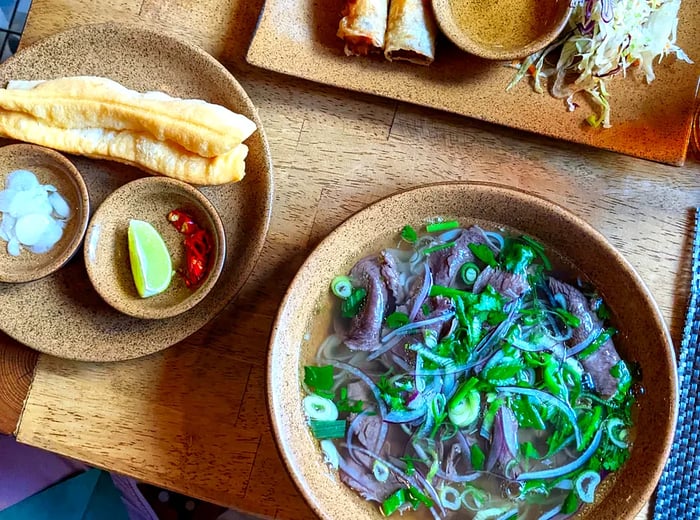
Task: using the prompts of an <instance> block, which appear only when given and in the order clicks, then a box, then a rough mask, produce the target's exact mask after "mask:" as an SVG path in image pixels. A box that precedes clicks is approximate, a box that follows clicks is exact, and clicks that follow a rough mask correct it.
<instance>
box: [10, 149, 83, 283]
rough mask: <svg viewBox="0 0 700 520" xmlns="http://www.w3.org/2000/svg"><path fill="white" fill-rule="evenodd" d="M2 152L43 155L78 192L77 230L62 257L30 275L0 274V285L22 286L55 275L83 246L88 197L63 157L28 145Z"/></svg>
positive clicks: (70, 162) (78, 174)
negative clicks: (63, 173)
mask: <svg viewBox="0 0 700 520" xmlns="http://www.w3.org/2000/svg"><path fill="white" fill-rule="evenodd" d="M0 150H2V151H3V152H10V153H11V152H13V151H20V152H21V151H23V150H25V151H27V152H32V153H38V154H39V155H43V156H44V158H45V160H46V162H47V163H54V164H57V165H58V166H59V167H60V169H61V171H63V172H67V174H68V177H70V178H71V179H72V180H73V181H74V182H75V185H76V187H77V189H78V198H79V199H80V208H79V210H78V212H77V214H78V216H79V219H78V227H77V232H76V233H75V234H74V235H73V238H72V239H71V241H70V242H69V243H68V246H67V247H66V248H65V250H64V251H63V253H62V254H61V255H60V256H58V257H57V258H56V259H55V260H53V261H52V262H49V263H47V264H46V265H44V266H43V267H41V268H38V269H34V270H33V271H26V272H25V274H21V273H20V274H15V273H3V272H2V271H0V282H2V283H26V282H34V281H36V280H40V279H41V278H44V277H46V276H49V275H50V274H53V273H55V272H56V271H58V270H59V269H61V268H62V267H63V266H64V265H66V264H67V263H68V262H69V261H70V260H71V258H73V256H74V255H75V253H76V252H77V251H78V248H79V247H80V246H81V244H82V242H83V238H84V237H85V232H86V231H87V226H88V222H89V220H90V194H89V192H88V189H87V185H86V184H85V179H83V176H82V174H81V173H80V170H78V168H77V167H76V166H75V164H73V162H72V161H71V160H70V159H68V157H66V156H65V155H63V154H62V153H60V152H57V151H56V150H53V149H51V148H47V147H45V146H40V145H38V144H31V143H13V144H8V145H5V146H2V147H0Z"/></svg>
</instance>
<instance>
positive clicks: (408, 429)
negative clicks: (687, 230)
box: [268, 183, 677, 520]
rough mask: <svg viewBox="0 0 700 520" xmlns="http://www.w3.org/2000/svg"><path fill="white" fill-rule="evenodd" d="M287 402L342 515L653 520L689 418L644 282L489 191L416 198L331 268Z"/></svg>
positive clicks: (579, 224) (278, 369)
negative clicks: (680, 414)
mask: <svg viewBox="0 0 700 520" xmlns="http://www.w3.org/2000/svg"><path fill="white" fill-rule="evenodd" d="M268 402H269V408H270V414H271V417H272V422H273V426H274V431H275V435H276V438H277V442H278V445H279V447H280V451H281V453H282V456H283V458H284V460H285V462H286V464H287V467H288V469H289V471H290V474H291V476H292V478H293V479H294V481H295V483H296V484H297V486H298V487H299V489H300V490H301V492H302V493H303V494H304V496H305V498H306V499H307V501H308V502H309V504H310V505H311V507H312V508H313V509H314V510H315V512H316V513H317V514H318V515H319V516H320V517H322V518H333V519H342V518H348V519H355V518H358V517H359V518H381V517H382V516H389V517H392V516H393V517H399V516H405V517H407V518H417V519H423V518H426V519H427V518H440V519H452V518H454V519H456V518H460V519H463V518H464V519H476V520H487V519H492V520H496V519H499V520H506V519H516V518H517V519H530V518H532V519H549V518H558V519H559V518H569V517H576V518H597V519H599V518H609V519H619V518H633V517H634V515H635V514H636V513H637V512H638V511H639V510H640V509H641V508H642V506H643V505H644V504H645V502H646V501H647V500H648V499H649V497H650V496H651V494H652V492H653V490H654V487H655V485H656V482H657V480H658V478H659V476H660V473H661V471H662V469H663V465H664V463H665V461H666V458H667V456H668V452H669V449H670V444H671V440H672V435H673V429H674V427H675V421H676V415H677V388H676V372H675V358H674V353H673V348H672V343H671V340H670V337H669V333H668V330H667V328H666V325H665V323H664V320H663V318H662V316H661V315H660V313H659V310H658V308H657V306H656V304H655V302H654V300H653V297H652V296H651V294H650V293H649V291H648V289H647V288H646V286H645V285H644V282H643V281H642V280H641V279H640V277H639V275H638V274H637V273H636V272H635V271H634V269H633V268H632V267H631V265H630V264H629V263H628V262H627V261H626V260H625V259H624V258H623V257H622V256H621V254H620V253H619V252H617V251H616V250H615V249H614V248H613V247H612V246H611V245H610V244H609V243H608V242H607V240H606V239H605V238H604V237H603V236H602V235H601V234H600V233H599V232H597V231H596V230H595V229H593V228H592V227H591V226H590V225H588V224H587V223H585V222H584V221H583V220H581V219H580V218H578V217H576V216H575V215H573V214H571V213H570V212H568V211H567V210H566V209H564V208H562V207H560V206H558V205H556V204H554V203H552V202H549V201H547V200H544V199H542V198H539V197H537V196H535V195H532V194H529V193H526V192H522V191H518V190H514V189H510V188H506V187H502V186H497V185H489V184H477V183H447V184H435V185H428V186H423V187H419V188H415V189H412V190H408V191H404V192H401V193H398V194H396V195H393V196H391V197H388V198H386V199H383V200H380V201H379V202H376V203H375V204H373V205H371V206H369V207H368V208H366V209H364V210H362V211H360V212H359V213H357V214H355V215H354V216H352V217H351V218H350V219H348V220H347V221H346V222H344V223H343V224H342V225H340V226H339V227H338V228H337V229H336V230H335V231H333V232H332V233H331V234H330V235H329V236H328V237H326V238H325V239H324V240H323V241H322V242H321V243H320V244H319V245H318V246H317V247H316V249H315V250H314V251H313V252H312V253H311V255H310V256H309V257H308V259H307V260H306V262H305V263H304V264H303V265H302V267H301V268H300V270H299V272H298V274H297V275H296V277H295V278H294V280H293V282H292V284H291V286H290V288H289V290H288V292H287V294H286V296H285V298H284V300H283V302H282V305H281V307H280V311H279V314H278V316H277V320H276V322H275V326H274V328H273V332H272V336H271V348H270V353H269V360H268Z"/></svg>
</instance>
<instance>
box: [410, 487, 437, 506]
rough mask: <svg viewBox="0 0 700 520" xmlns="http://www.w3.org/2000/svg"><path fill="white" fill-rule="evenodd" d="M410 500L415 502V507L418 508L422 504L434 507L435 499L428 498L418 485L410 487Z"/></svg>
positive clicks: (412, 502)
mask: <svg viewBox="0 0 700 520" xmlns="http://www.w3.org/2000/svg"><path fill="white" fill-rule="evenodd" d="M408 500H409V502H411V504H413V508H414V509H415V508H417V507H418V506H419V505H420V504H423V505H424V506H425V507H428V508H430V507H433V501H432V500H431V499H430V498H428V497H427V496H426V495H425V493H423V492H422V491H421V490H420V489H418V488H417V487H414V486H411V487H409V488H408Z"/></svg>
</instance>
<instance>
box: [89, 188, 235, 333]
mask: <svg viewBox="0 0 700 520" xmlns="http://www.w3.org/2000/svg"><path fill="white" fill-rule="evenodd" d="M173 210H181V211H184V212H185V213H187V214H188V215H190V216H191V217H192V218H193V220H194V222H195V223H196V224H197V225H198V226H199V227H200V228H202V229H204V230H205V231H206V232H207V233H208V234H209V236H210V237H211V242H212V251H211V253H210V256H209V266H208V269H209V274H208V276H207V277H206V278H205V280H204V281H203V282H202V284H201V285H200V286H199V287H197V288H194V289H190V288H188V287H187V286H186V284H185V282H184V280H183V279H182V276H181V275H180V274H179V273H178V272H175V273H174V274H173V278H172V281H171V283H170V286H169V287H168V288H167V289H166V290H165V291H164V292H162V293H160V294H157V295H155V296H150V297H148V298H141V297H140V296H139V294H138V291H137V289H136V285H135V283H134V278H133V274H132V271H131V263H130V259H129V243H128V229H129V223H130V221H131V220H142V221H145V222H148V223H149V224H151V225H152V226H153V227H154V228H155V229H156V231H157V232H158V233H159V234H160V236H161V237H162V238H163V241H164V242H165V244H166V246H167V248H168V252H169V253H170V257H171V260H172V266H173V269H174V270H176V271H178V270H181V269H182V268H184V262H185V256H186V252H185V246H184V239H185V236H184V235H183V234H182V233H180V232H179V231H178V230H177V229H176V228H175V226H173V225H172V224H171V222H170V221H169V220H168V214H169V213H170V212H171V211H173ZM83 253H84V258H85V267H86V268H87V272H88V276H89V278H90V281H91V282H92V285H93V286H94V287H95V290H96V291H97V292H98V293H99V295H100V296H101V297H102V299H104V300H105V301H106V302H107V303H108V304H110V305H111V306H112V307H114V308H115V309H117V310H118V311H120V312H123V313H124V314H128V315H130V316H134V317H136V318H143V319H162V318H169V317H172V316H177V315H178V314H182V313H183V312H185V311H188V310H190V309H192V308H193V307H194V306H195V305H197V303H199V302H200V301H201V300H202V299H203V298H204V297H205V296H206V295H207V294H208V293H209V291H211V289H212V288H213V287H214V285H215V284H216V281H217V279H218V277H219V275H220V274H221V271H222V267H223V264H224V258H225V256H226V238H225V234H224V227H223V224H222V223H221V219H220V217H219V214H218V213H217V211H216V209H215V208H214V206H213V205H212V204H211V203H210V202H209V200H208V199H207V198H206V197H205V196H204V195H203V194H202V193H201V192H200V191H199V190H198V189H196V188H194V187H193V186H191V185H189V184H187V183H184V182H181V181H178V180H175V179H170V178H166V177H145V178H141V179H137V180H135V181H132V182H129V183H127V184H125V185H123V186H122V187H120V188H119V189H117V190H116V191H114V192H113V193H112V194H111V195H110V196H108V197H107V198H106V199H105V201H104V202H103V203H102V204H101V205H100V207H99V208H98V209H97V211H95V214H94V215H93V217H92V219H91V220H90V224H89V226H88V230H87V234H86V236H85V246H84V250H83Z"/></svg>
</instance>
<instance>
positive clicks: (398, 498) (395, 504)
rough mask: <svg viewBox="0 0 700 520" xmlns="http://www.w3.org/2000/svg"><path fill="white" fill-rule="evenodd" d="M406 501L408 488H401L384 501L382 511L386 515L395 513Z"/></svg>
mask: <svg viewBox="0 0 700 520" xmlns="http://www.w3.org/2000/svg"><path fill="white" fill-rule="evenodd" d="M405 503H406V490H405V489H404V488H401V489H399V490H398V491H396V492H395V493H393V494H391V495H389V497H388V498H387V499H386V500H385V501H384V502H382V513H384V515H385V516H391V515H393V514H394V513H395V512H396V511H397V510H398V509H399V508H400V507H401V506H402V505H404V504H405Z"/></svg>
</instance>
